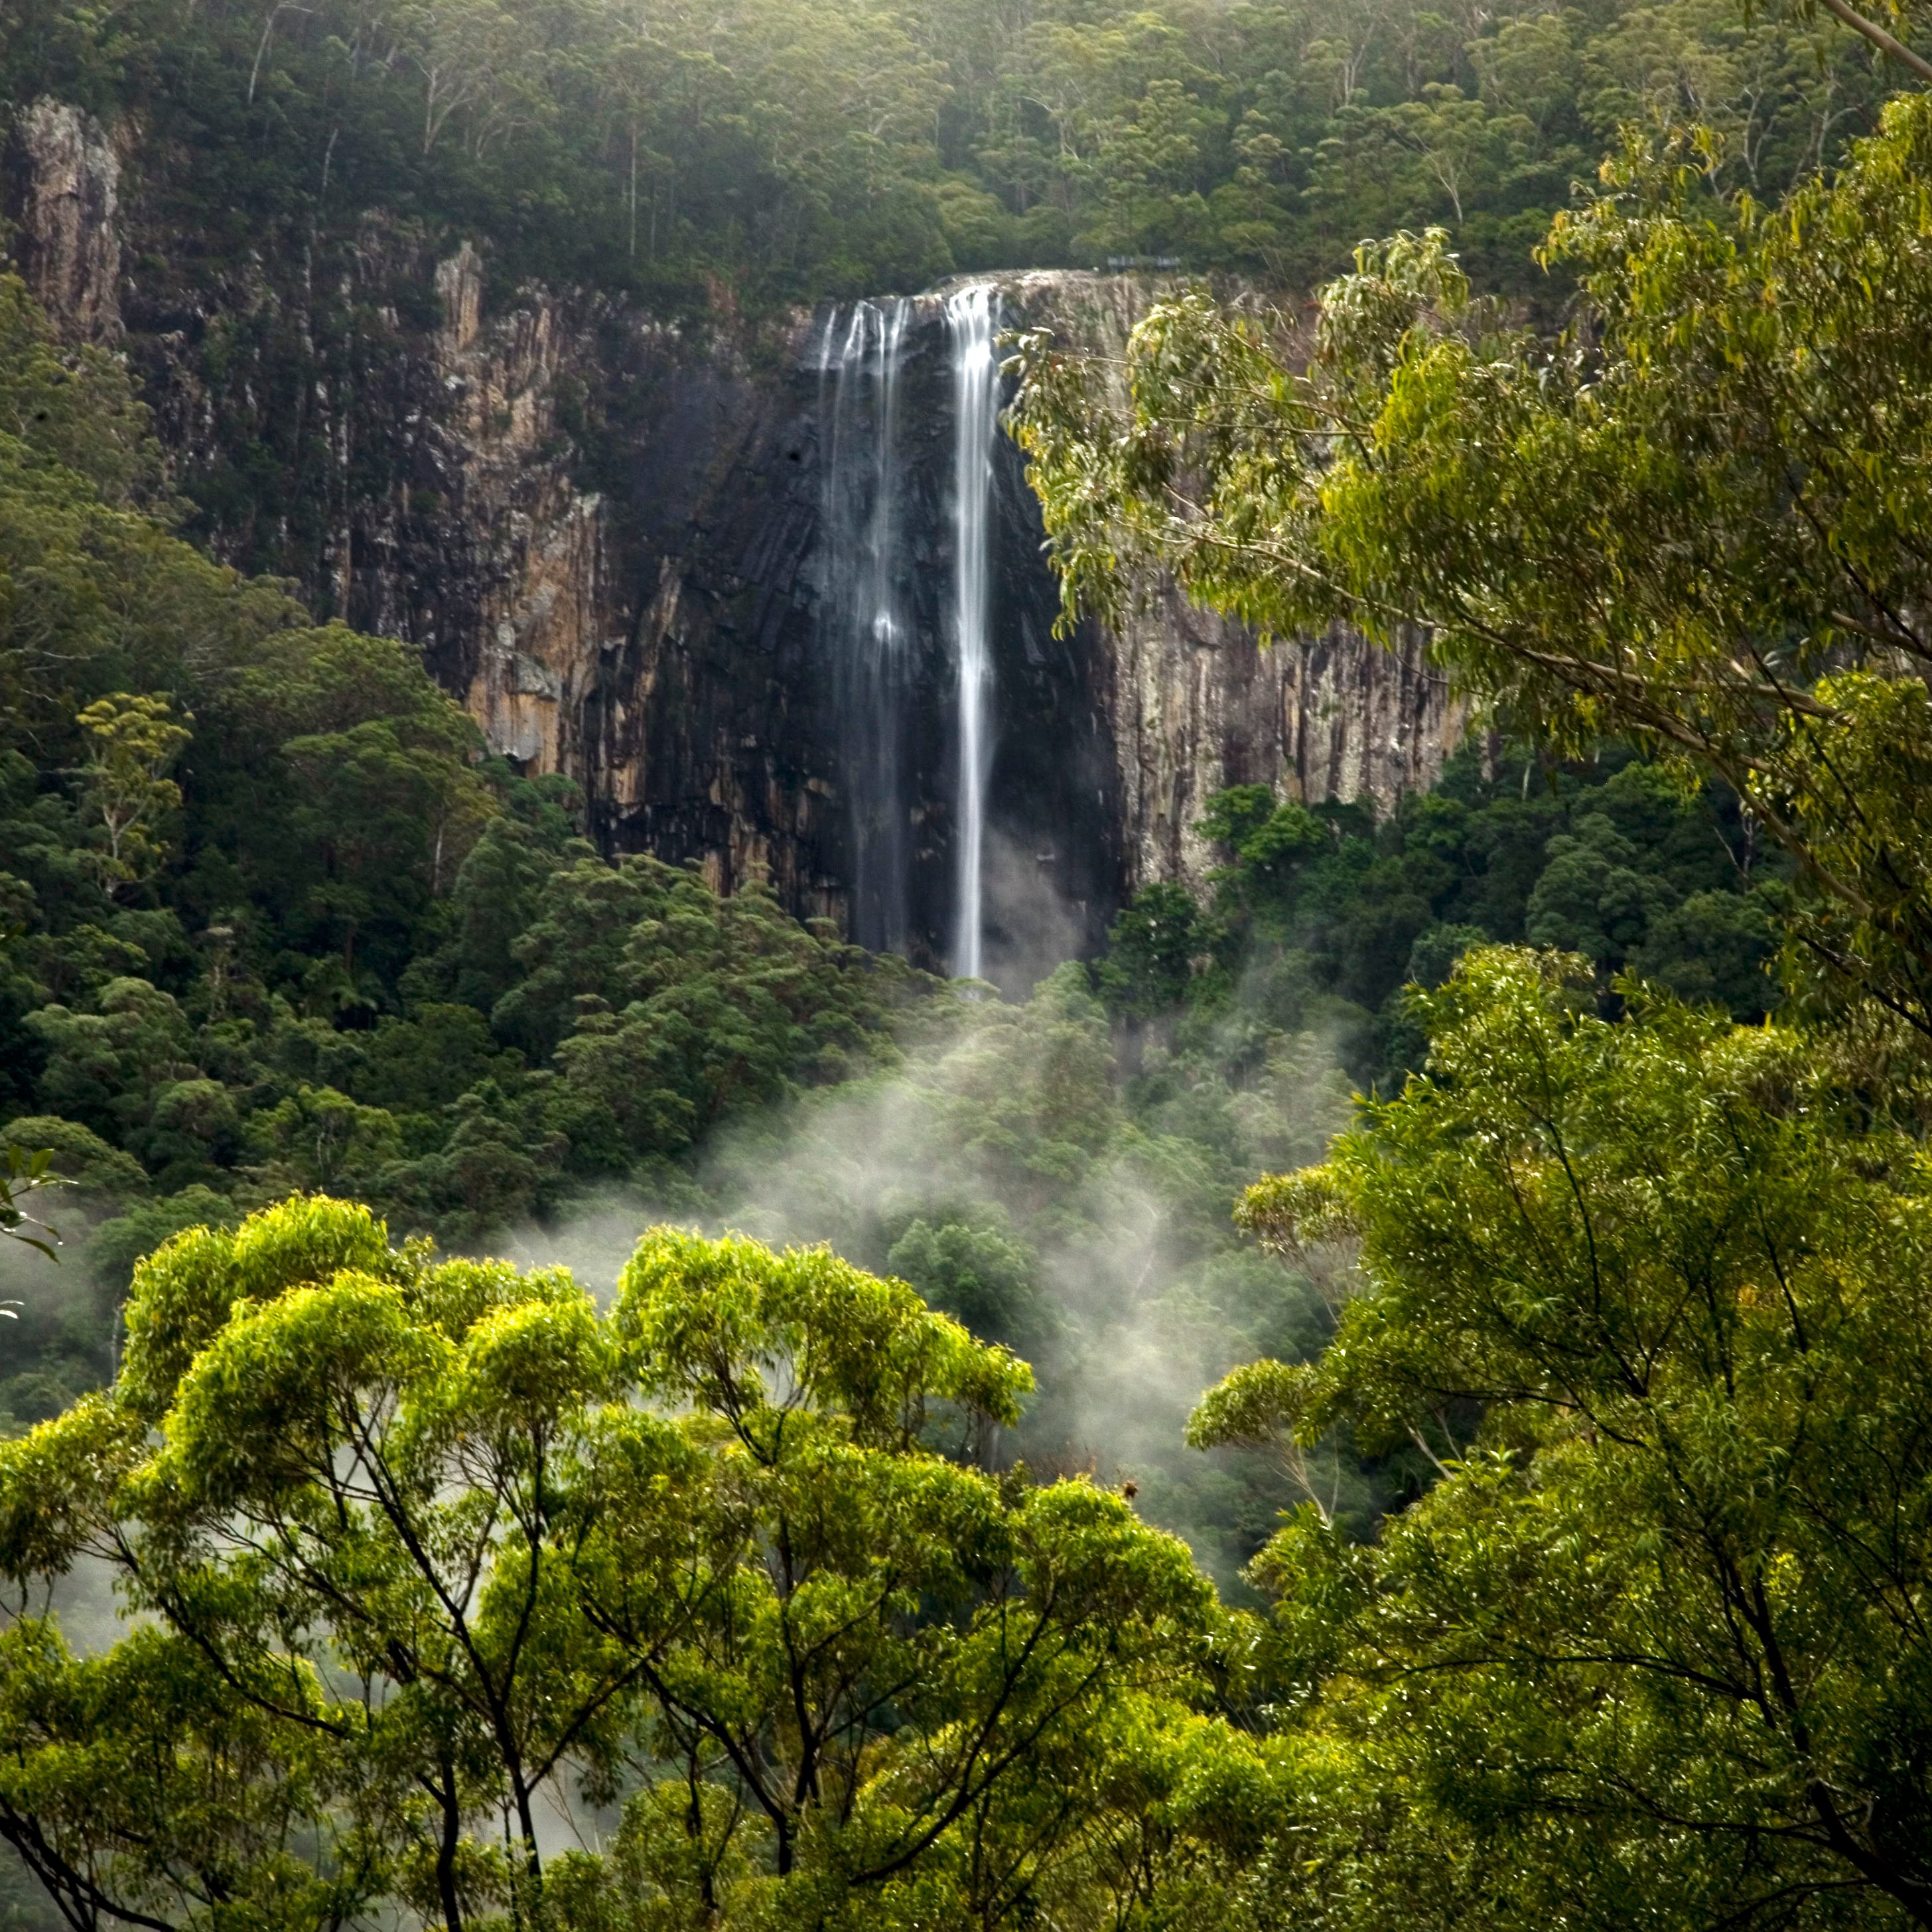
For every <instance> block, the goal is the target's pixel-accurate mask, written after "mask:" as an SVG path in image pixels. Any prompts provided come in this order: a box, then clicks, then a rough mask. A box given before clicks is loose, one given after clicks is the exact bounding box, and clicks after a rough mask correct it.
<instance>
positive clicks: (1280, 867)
mask: <svg viewBox="0 0 1932 1932" xmlns="http://www.w3.org/2000/svg"><path fill="white" fill-rule="evenodd" d="M1486 769H1487V775H1486ZM1195 829H1196V832H1198V833H1199V835H1201V836H1202V838H1206V839H1208V840H1210V841H1212V842H1213V844H1214V847H1216V848H1217V850H1218V851H1219V852H1220V854H1221V855H1222V856H1223V857H1224V858H1225V859H1226V863H1224V864H1223V865H1220V866H1218V867H1217V868H1214V869H1213V870H1212V871H1211V874H1210V878H1211V886H1212V889H1213V894H1214V897H1213V900H1212V903H1211V905H1210V906H1208V907H1202V906H1201V905H1199V904H1197V903H1196V901H1195V900H1194V898H1193V897H1192V895H1190V893H1189V892H1187V889H1186V888H1185V887H1184V886H1180V885H1177V884H1162V885H1157V886H1150V887H1148V888H1147V889H1145V891H1144V892H1142V894H1141V895H1140V896H1139V898H1137V899H1136V901H1135V902H1134V904H1133V905H1132V906H1130V907H1128V908H1127V909H1126V910H1124V911H1123V912H1122V913H1121V914H1120V915H1119V916H1118V918H1117V919H1115V923H1114V926H1113V929H1112V932H1111V934H1110V935H1109V948H1108V952H1107V953H1106V956H1105V957H1104V958H1103V959H1102V961H1101V962H1100V967H1099V969H1098V972H1097V984H1098V986H1099V989H1100V994H1101V997H1102V998H1103V1000H1104V1001H1106V1004H1107V1007H1108V1009H1109V1011H1110V1012H1111V1013H1113V1014H1115V1016H1117V1017H1118V1018H1119V1019H1121V1020H1122V1021H1124V1022H1127V1024H1128V1025H1129V1027H1130V1030H1131V1031H1132V1033H1133V1035H1134V1036H1135V1038H1136V1045H1137V1050H1138V1052H1139V1060H1140V1067H1141V1076H1140V1080H1139V1083H1138V1085H1136V1088H1135V1089H1134V1090H1133V1091H1134V1093H1135V1094H1136V1098H1137V1100H1138V1101H1139V1105H1140V1106H1142V1108H1144V1109H1145V1108H1151V1107H1162V1106H1172V1105H1173V1104H1174V1102H1175V1099H1176V1097H1178V1092H1179V1091H1181V1090H1183V1089H1184V1088H1187V1087H1188V1086H1190V1085H1191V1086H1193V1087H1196V1088H1200V1087H1204V1086H1205V1087H1206V1088H1208V1089H1210V1090H1211V1089H1213V1088H1217V1087H1218V1086H1220V1085H1224V1084H1232V1085H1234V1086H1235V1088H1236V1089H1237V1091H1238V1092H1240V1093H1241V1094H1243V1095H1244V1096H1245V1095H1247V1094H1253V1095H1256V1096H1257V1097H1259V1096H1260V1095H1262V1094H1265V1093H1266V1091H1267V1090H1268V1088H1269V1086H1270V1084H1271V1082H1279V1081H1280V1080H1282V1079H1284V1078H1286V1079H1290V1080H1291V1081H1294V1082H1299V1083H1300V1084H1301V1085H1302V1086H1303V1087H1304V1089H1306V1088H1312V1087H1313V1086H1316V1085H1319V1082H1320V1081H1321V1080H1322V1078H1323V1075H1324V1071H1325V1070H1324V1069H1323V1068H1322V1066H1321V1064H1320V1062H1321V1061H1322V1059H1323V1058H1325V1057H1333V1056H1337V1055H1339V1057H1340V1059H1341V1061H1342V1062H1343V1065H1344V1066H1345V1067H1346V1069H1347V1070H1348V1072H1349V1074H1350V1075H1351V1076H1352V1077H1353V1078H1354V1079H1355V1081H1356V1082H1357V1083H1358V1085H1360V1086H1361V1087H1362V1088H1365V1089H1369V1090H1372V1091H1390V1090H1391V1088H1393V1087H1394V1086H1396V1085H1400V1082H1401V1080H1402V1079H1403V1077H1404V1076H1405V1075H1406V1073H1408V1072H1409V1070H1412V1068H1415V1067H1419V1066H1420V1065H1421V1058H1422V1052H1423V1043H1422V1037H1421V1034H1420V1032H1419V1031H1418V1029H1417V1028H1416V1027H1415V1025H1414V1024H1413V1022H1412V1019H1410V1017H1409V1013H1408V1010H1407V1008H1406V995H1405V993H1404V991H1403V989H1404V988H1405V987H1406V986H1409V985H1410V984H1412V983H1419V984H1421V985H1423V986H1436V985H1439V984H1440V983H1442V981H1443V980H1445V979H1446V978H1447V977H1448V974H1449V970H1450V968H1451V966H1452V965H1454V962H1455V961H1456V959H1457V958H1458V957H1460V955H1461V954H1462V953H1463V952H1464V951H1466V950H1467V949H1468V948H1469V947H1470V946H1471V945H1472V944H1481V943H1482V942H1484V941H1486V940H1487V941H1503V942H1505V943H1511V944H1520V943H1523V942H1528V943H1529V944H1532V945H1538V946H1553V947H1560V948H1562V949H1564V950H1567V951H1570V952H1573V953H1579V954H1580V955H1582V956H1584V957H1585V958H1586V959H1589V961H1590V962H1591V963H1592V965H1594V966H1595V968H1596V969H1597V972H1598V985H1599V987H1600V989H1601V992H1602V994H1603V996H1604V998H1605V1000H1606V1001H1613V1000H1614V998H1615V997H1616V996H1615V995H1614V993H1613V980H1615V978H1616V975H1617V974H1620V973H1622V972H1624V971H1634V972H1636V973H1638V974H1640V975H1642V976H1643V977H1645V978H1646V979H1649V980H1654V981H1655V982H1656V983H1658V984H1660V985H1661V986H1667V987H1669V988H1670V989H1673V991H1675V992H1679V993H1680V994H1681V995H1683V996H1684V997H1685V998H1689V999H1697V1000H1711V1001H1716V1002H1717V1003H1718V1004H1720V1005H1722V1006H1724V1007H1726V1008H1727V1010H1730V1012H1731V1013H1733V1014H1734V1015H1735V1016H1736V1017H1737V1018H1739V1019H1750V1018H1754V1017H1759V1016H1763V1014H1765V1013H1766V1012H1768V1011H1769V1010H1772V1008H1773V1007H1775V1006H1776V1005H1777V1004H1778V999H1779V992H1778V986H1777V985H1776V983H1775V981H1774V980H1772V978H1771V977H1769V968H1770V967H1771V965H1772V962H1773V959H1774V957H1775V953H1776V952H1777V948H1778V935H1777V931H1776V926H1775V919H1776V916H1777V914H1778V912H1779V911H1780V910H1781V909H1782V907H1784V904H1785V903H1786V900H1787V895H1788V890H1789V888H1788V885H1787V881H1786V877H1785V874H1786V872H1787V869H1788V868H1787V867H1786V866H1785V865H1784V864H1783V863H1782V862H1781V859H1780V858H1779V856H1778V855H1775V854H1774V855H1772V856H1770V857H1769V858H1767V857H1766V856H1764V855H1762V854H1761V853H1760V852H1759V851H1758V850H1757V834H1756V829H1755V827H1754V824H1753V823H1752V821H1751V819H1750V817H1749V816H1748V814H1745V813H1742V812H1741V811H1740V810H1739V807H1738V805H1737V802H1736V799H1734V798H1733V797H1732V796H1730V794H1729V793H1727V791H1726V790H1725V789H1724V787H1721V786H1718V785H1712V786H1709V787H1706V788H1705V789H1704V790H1702V791H1701V792H1700V791H1697V790H1686V789H1685V787H1682V785H1680V784H1676V782H1674V781H1672V780H1671V779H1670V778H1668V777H1667V776H1666V775H1664V773H1663V772H1661V771H1660V770H1659V769H1657V768H1656V767H1655V766H1650V765H1646V764H1644V763H1639V762H1636V761H1634V760H1631V759H1629V757H1628V754H1625V753H1622V752H1619V751H1608V750H1607V751H1603V752H1601V753H1600V754H1599V755H1598V757H1596V758H1595V759H1594V760H1591V761H1589V762H1588V763H1584V762H1578V763H1571V764H1567V765H1560V766H1558V765H1543V766H1540V765H1539V763H1538V761H1537V760H1535V758H1534V757H1527V758H1519V757H1512V756H1511V754H1510V752H1509V750H1508V747H1507V746H1505V745H1490V747H1488V748H1487V749H1484V748H1479V747H1478V746H1474V745H1465V746H1464V747H1463V748H1462V749H1460V751H1457V753H1456V754H1454V757H1452V758H1451V760H1450V763H1449V765H1448V769H1446V770H1445V773H1444V775H1443V778H1442V781H1441V782H1440V784H1439V785H1438V787H1437V788H1436V790H1435V791H1433V793H1429V794H1428V795H1427V796H1411V797H1408V798H1406V799H1403V800H1402V801H1401V802H1400V804H1399V805H1398V806H1397V809H1396V810H1395V811H1394V813H1393V814H1391V815H1390V816H1389V817H1387V818H1386V819H1384V820H1381V821H1380V822H1378V821H1377V820H1376V819H1375V817H1373V813H1372V811H1370V808H1368V807H1367V806H1366V805H1323V806H1320V807H1319V808H1310V807H1307V806H1305V805H1300V804H1298V803H1295V802H1292V801H1291V802H1283V801H1281V800H1279V799H1277V797H1276V796H1275V795H1274V793H1273V792H1271V790H1269V789H1268V787H1266V786H1265V785H1240V786H1236V787H1232V789H1230V790H1227V791H1224V792H1222V793H1218V794H1217V795H1216V796H1214V798H1212V799H1210V800H1209V801H1208V807H1207V809H1206V811H1205V814H1204V815H1203V817H1202V819H1201V820H1200V821H1199V823H1198V824H1197V826H1196V828H1195ZM1297 1042H1300V1043H1301V1044H1300V1045H1295V1044H1294V1043H1297ZM1324 1050H1325V1051H1324ZM1311 1056H1312V1057H1313V1062H1314V1064H1306V1065H1300V1066H1298V1065H1297V1062H1298V1061H1302V1062H1307V1061H1310V1058H1311ZM1320 1152H1321V1144H1320V1142H1319V1139H1317V1140H1316V1142H1314V1143H1313V1144H1310V1145H1306V1146H1305V1147H1304V1148H1300V1149H1293V1150H1292V1149H1290V1148H1288V1147H1287V1146H1286V1145H1280V1146H1275V1147H1271V1148H1268V1149H1267V1150H1266V1151H1265V1154H1264V1155H1263V1158H1264V1159H1265V1160H1268V1162H1269V1163H1271V1165H1276V1166H1290V1165H1295V1164H1297V1163H1298V1161H1299V1160H1301V1159H1304V1158H1307V1159H1313V1158H1315V1157H1317V1156H1319V1154H1320Z"/></svg>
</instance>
